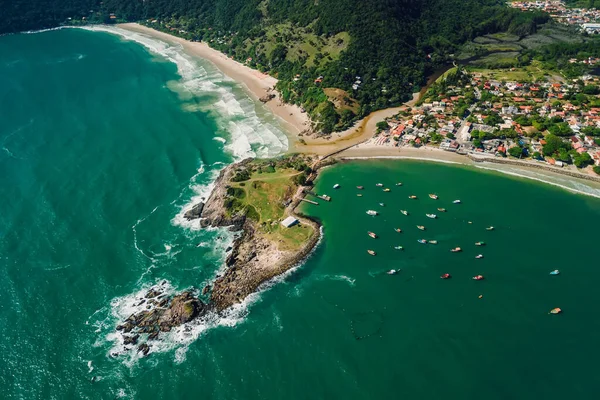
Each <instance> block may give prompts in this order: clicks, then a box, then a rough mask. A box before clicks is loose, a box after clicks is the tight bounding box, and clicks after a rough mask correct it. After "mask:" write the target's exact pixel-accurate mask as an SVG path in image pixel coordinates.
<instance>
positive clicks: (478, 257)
mask: <svg viewBox="0 0 600 400" xmlns="http://www.w3.org/2000/svg"><path fill="white" fill-rule="evenodd" d="M475 258H476V259H478V260H479V259H480V258H483V254H477V255H476V256H475Z"/></svg>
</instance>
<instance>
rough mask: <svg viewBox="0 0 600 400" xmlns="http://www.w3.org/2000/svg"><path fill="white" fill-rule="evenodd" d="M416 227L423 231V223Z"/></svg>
mask: <svg viewBox="0 0 600 400" xmlns="http://www.w3.org/2000/svg"><path fill="white" fill-rule="evenodd" d="M417 229H420V230H422V231H424V230H425V227H424V226H423V225H417Z"/></svg>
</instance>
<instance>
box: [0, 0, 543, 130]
mask: <svg viewBox="0 0 600 400" xmlns="http://www.w3.org/2000/svg"><path fill="white" fill-rule="evenodd" d="M14 1H15V0H11V2H14ZM76 4H78V5H79V6H77V5H76ZM84 5H85V7H84ZM32 9H35V11H33V10H32ZM87 9H89V10H94V12H93V13H90V12H89V10H87ZM48 10H55V11H53V12H51V13H48V12H47V11H48ZM56 10H60V12H59V11H56ZM86 10H87V12H86ZM9 11H10V12H9V15H8V18H7V19H5V21H3V22H2V25H0V32H1V31H4V32H6V31H9V30H20V29H33V28H35V26H33V25H32V24H33V22H34V21H35V18H36V16H37V17H38V18H39V27H47V26H48V25H49V24H57V23H58V22H60V21H61V20H62V21H64V20H65V19H66V18H67V17H72V18H73V20H71V21H70V22H71V23H72V22H73V21H77V22H80V21H81V18H82V17H84V16H85V18H86V21H94V22H118V21H144V23H146V24H148V25H150V26H152V27H154V28H156V29H161V30H165V31H169V32H172V33H174V34H178V35H181V36H185V37H186V38H188V39H192V40H203V41H206V42H207V43H209V44H210V45H211V46H212V47H215V48H217V49H219V50H221V51H223V52H225V53H227V54H229V55H231V56H233V57H235V58H236V59H238V60H240V61H242V62H247V63H248V64H249V65H250V66H252V67H254V68H257V69H260V70H262V71H265V72H269V73H270V74H272V75H274V76H276V77H277V78H278V79H279V84H278V89H279V90H280V91H281V93H282V95H283V97H284V99H285V100H286V101H290V102H295V103H297V104H299V105H301V106H302V107H304V108H305V109H306V111H307V112H308V113H310V115H311V117H312V118H313V120H314V121H316V122H317V123H318V127H317V128H318V129H319V130H321V131H323V132H331V131H332V130H339V129H343V128H345V127H347V126H349V125H350V124H351V123H352V122H353V121H354V120H356V119H357V118H359V117H362V116H364V115H366V114H368V113H369V112H371V111H372V110H374V109H379V108H385V107H389V106H393V105H398V104H400V103H401V102H403V101H405V100H406V99H408V98H409V97H410V96H411V94H412V93H413V92H414V91H417V90H418V88H419V86H421V85H422V84H423V83H424V82H425V79H426V76H427V75H428V74H430V73H431V72H433V71H434V70H435V69H436V68H439V67H440V66H441V65H444V64H446V63H448V62H449V61H450V60H451V54H452V53H454V52H455V51H456V50H457V49H458V47H459V46H460V45H461V44H462V43H464V42H465V41H466V40H470V39H473V38H474V37H476V36H478V35H481V34H485V33H493V32H498V31H509V32H511V33H514V34H517V35H526V34H529V33H532V32H533V31H535V29H536V24H538V23H541V22H545V21H546V20H547V16H546V15H544V14H536V13H521V12H519V11H517V10H513V9H508V8H507V7H506V6H505V4H504V1H502V0H145V1H142V0H104V1H103V2H102V3H100V2H99V1H94V0H83V1H77V0H54V1H53V0H31V1H29V2H27V3H26V2H24V1H23V0H17V4H16V5H13V6H12V7H9ZM328 88H329V89H328ZM331 88H337V89H340V90H337V91H335V93H336V94H337V97H336V98H333V97H332V94H331V93H332V89H331ZM324 89H325V90H324ZM328 96H329V97H328Z"/></svg>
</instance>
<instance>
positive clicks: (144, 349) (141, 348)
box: [137, 343, 150, 356]
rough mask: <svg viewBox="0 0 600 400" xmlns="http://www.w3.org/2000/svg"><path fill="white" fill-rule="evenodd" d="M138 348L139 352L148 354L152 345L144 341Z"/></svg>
mask: <svg viewBox="0 0 600 400" xmlns="http://www.w3.org/2000/svg"><path fill="white" fill-rule="evenodd" d="M137 350H138V353H142V355H144V356H147V355H148V353H149V352H150V346H148V345H147V344H146V343H142V344H140V345H139V346H138V348H137Z"/></svg>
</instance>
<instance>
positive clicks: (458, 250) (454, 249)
mask: <svg viewBox="0 0 600 400" xmlns="http://www.w3.org/2000/svg"><path fill="white" fill-rule="evenodd" d="M450 251H451V252H453V253H459V252H461V251H462V249H461V248H460V247H455V248H453V249H450Z"/></svg>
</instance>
